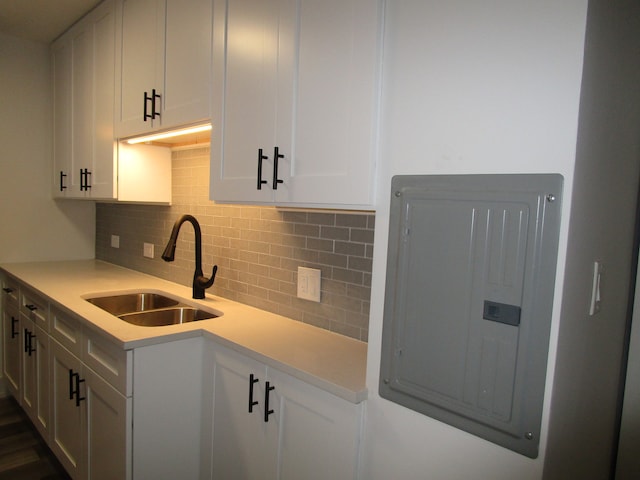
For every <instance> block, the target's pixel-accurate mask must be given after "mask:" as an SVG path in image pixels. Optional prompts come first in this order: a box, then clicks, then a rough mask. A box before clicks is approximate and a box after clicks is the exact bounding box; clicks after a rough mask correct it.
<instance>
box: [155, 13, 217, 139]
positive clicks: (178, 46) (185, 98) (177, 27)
mask: <svg viewBox="0 0 640 480" xmlns="http://www.w3.org/2000/svg"><path fill="white" fill-rule="evenodd" d="M211 15H212V2H211V0H189V1H187V2H185V0H167V2H166V24H165V25H166V29H165V47H166V50H165V57H164V74H163V76H162V77H160V78H159V79H158V81H157V83H156V84H159V83H160V81H161V80H164V86H163V87H161V88H163V96H162V99H161V104H162V112H161V116H160V123H161V126H162V129H163V130H164V129H167V128H172V127H176V126H180V125H185V124H193V123H200V122H207V121H209V120H210V118H211V102H210V97H211V29H212V21H213V20H212V18H211ZM156 88H158V87H156ZM154 126H155V124H154Z"/></svg>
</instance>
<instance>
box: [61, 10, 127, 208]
mask: <svg viewBox="0 0 640 480" xmlns="http://www.w3.org/2000/svg"><path fill="white" fill-rule="evenodd" d="M115 19H116V17H115V3H114V0H106V1H105V2H103V3H102V4H100V5H99V6H98V7H97V8H96V9H95V10H93V11H91V12H90V13H89V14H88V15H87V16H86V17H84V18H82V19H81V20H80V21H79V22H78V23H77V24H75V25H74V26H73V27H72V28H71V29H70V30H69V31H67V32H66V33H65V34H64V35H63V36H62V37H61V38H60V39H59V40H57V41H56V43H55V44H54V45H53V46H52V58H53V60H52V61H53V71H54V75H53V83H54V91H53V96H54V139H55V140H54V165H55V170H54V195H55V196H61V197H70V198H94V199H98V198H105V199H113V198H115V196H116V189H115V178H116V177H115V168H116V164H115V162H114V145H115V144H114V139H113V112H114V104H113V103H114V88H115V87H114V74H115V73H114V72H115Z"/></svg>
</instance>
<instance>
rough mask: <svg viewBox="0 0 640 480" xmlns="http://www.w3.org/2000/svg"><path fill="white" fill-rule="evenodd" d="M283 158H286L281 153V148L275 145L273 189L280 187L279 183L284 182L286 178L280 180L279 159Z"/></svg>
mask: <svg viewBox="0 0 640 480" xmlns="http://www.w3.org/2000/svg"><path fill="white" fill-rule="evenodd" d="M281 158H284V155H282V154H281V153H280V149H279V148H278V147H275V148H274V149H273V189H274V190H277V189H278V184H279V183H284V180H280V179H279V178H278V160H280V159H281Z"/></svg>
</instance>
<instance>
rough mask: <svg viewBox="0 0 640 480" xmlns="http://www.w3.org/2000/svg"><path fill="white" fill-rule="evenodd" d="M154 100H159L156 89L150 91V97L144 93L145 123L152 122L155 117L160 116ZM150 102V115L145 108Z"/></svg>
mask: <svg viewBox="0 0 640 480" xmlns="http://www.w3.org/2000/svg"><path fill="white" fill-rule="evenodd" d="M156 99H160V95H158V94H157V93H156V89H155V88H154V89H152V90H151V95H149V94H148V93H147V92H144V112H143V120H144V121H145V122H146V121H147V120H153V119H154V118H156V117H159V116H160V112H159V109H156ZM149 102H151V113H148V112H149V109H148V108H147V105H148V103H149Z"/></svg>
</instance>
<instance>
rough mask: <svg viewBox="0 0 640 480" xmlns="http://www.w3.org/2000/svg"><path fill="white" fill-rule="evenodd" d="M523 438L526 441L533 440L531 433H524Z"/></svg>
mask: <svg viewBox="0 0 640 480" xmlns="http://www.w3.org/2000/svg"><path fill="white" fill-rule="evenodd" d="M524 438H526V439H527V440H533V432H527V433H525V434H524Z"/></svg>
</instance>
